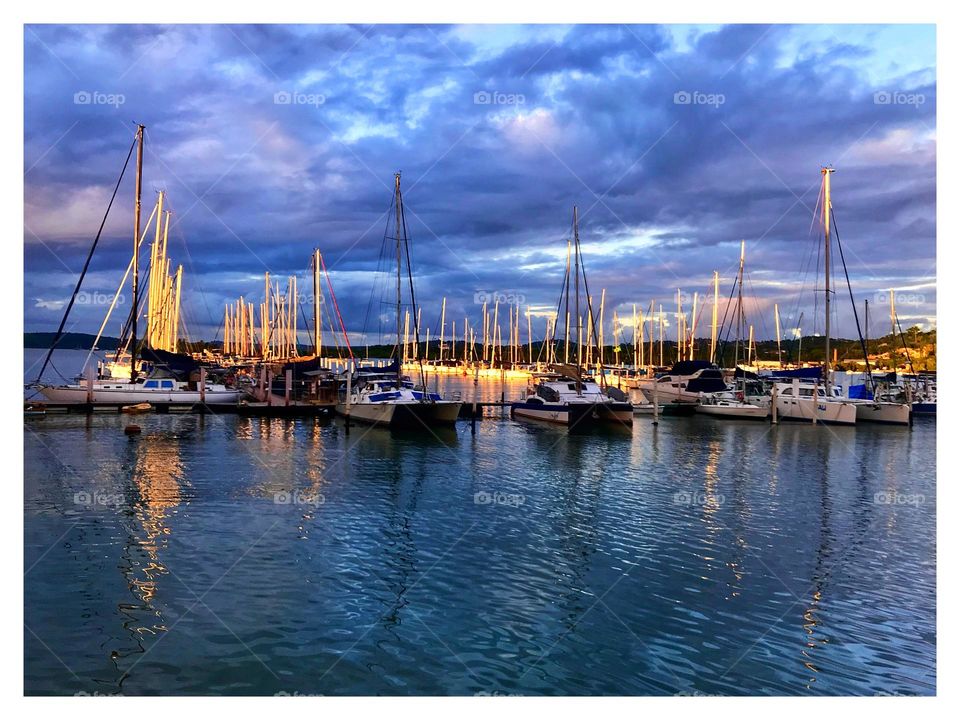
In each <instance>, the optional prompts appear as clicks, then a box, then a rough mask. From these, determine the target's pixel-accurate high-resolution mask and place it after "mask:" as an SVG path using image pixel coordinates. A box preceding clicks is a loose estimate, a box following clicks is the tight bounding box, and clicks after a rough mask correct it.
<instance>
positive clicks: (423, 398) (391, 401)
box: [337, 173, 463, 430]
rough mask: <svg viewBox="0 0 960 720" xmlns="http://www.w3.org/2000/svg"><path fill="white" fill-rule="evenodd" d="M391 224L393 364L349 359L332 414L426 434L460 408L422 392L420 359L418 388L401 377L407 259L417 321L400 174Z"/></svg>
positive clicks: (450, 419) (423, 381) (423, 380)
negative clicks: (393, 256) (394, 319)
mask: <svg viewBox="0 0 960 720" xmlns="http://www.w3.org/2000/svg"><path fill="white" fill-rule="evenodd" d="M393 205H394V210H395V225H394V235H393V239H394V241H395V243H396V254H397V294H396V310H397V342H396V346H395V348H394V356H393V363H392V365H390V366H389V367H386V368H371V367H356V366H355V364H354V361H353V360H352V359H351V362H350V367H349V368H348V370H347V376H346V381H347V387H346V391H345V393H344V394H343V396H342V397H341V398H340V401H339V402H338V403H337V412H338V413H339V414H341V415H344V416H346V417H349V418H350V419H352V420H358V421H360V422H365V423H372V424H375V425H387V426H390V427H395V428H403V429H410V430H420V429H427V428H429V427H430V426H431V425H453V424H454V423H455V422H456V420H457V418H458V417H459V416H460V408H461V406H462V404H463V403H461V402H459V401H454V400H444V399H443V398H442V397H441V396H440V395H439V394H438V393H432V392H428V391H427V390H426V377H425V373H424V369H423V358H422V357H421V358H418V366H419V374H420V383H419V384H415V383H414V382H413V381H412V380H411V379H410V378H409V377H407V376H405V375H404V374H403V357H402V353H403V326H402V318H403V308H402V304H403V291H402V288H403V271H404V259H406V271H407V279H408V283H409V289H410V303H411V306H412V311H411V313H412V314H413V316H414V317H417V314H416V312H417V302H416V296H415V294H414V288H413V271H412V269H411V267H410V247H409V239H408V236H407V224H406V219H405V217H404V213H403V195H402V193H401V192H400V173H396V175H394V198H393ZM414 332H415V333H416V344H417V347H419V345H420V336H419V328H415V330H414Z"/></svg>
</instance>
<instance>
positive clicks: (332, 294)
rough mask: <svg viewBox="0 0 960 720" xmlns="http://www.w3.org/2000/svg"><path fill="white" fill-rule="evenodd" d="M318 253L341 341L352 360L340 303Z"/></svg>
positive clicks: (351, 351) (321, 257)
mask: <svg viewBox="0 0 960 720" xmlns="http://www.w3.org/2000/svg"><path fill="white" fill-rule="evenodd" d="M319 255H320V267H321V268H322V269H323V276H324V277H325V278H326V279H327V287H328V288H329V289H330V299H331V300H333V309H334V310H335V311H336V313H337V320H338V321H339V322H340V330H341V331H342V332H343V341H344V342H345V343H346V345H347V352H348V353H350V359H351V360H353V359H354V358H353V348H351V347H350V337H349V336H348V335H347V328H346V327H344V325H343V315H341V314H340V305H338V304H337V294H336V293H335V292H334V291H333V283H331V282H330V273H328V272H327V265H326V263H324V262H323V253H319Z"/></svg>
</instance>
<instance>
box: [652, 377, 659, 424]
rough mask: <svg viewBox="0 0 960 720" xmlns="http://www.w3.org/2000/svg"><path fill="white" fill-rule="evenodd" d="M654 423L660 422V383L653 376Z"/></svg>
mask: <svg viewBox="0 0 960 720" xmlns="http://www.w3.org/2000/svg"><path fill="white" fill-rule="evenodd" d="M653 424H654V425H659V424H660V383H659V382H658V381H657V377H656V375H654V377H653Z"/></svg>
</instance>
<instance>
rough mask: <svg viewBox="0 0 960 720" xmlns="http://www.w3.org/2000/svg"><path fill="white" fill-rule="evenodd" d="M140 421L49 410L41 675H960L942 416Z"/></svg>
mask: <svg viewBox="0 0 960 720" xmlns="http://www.w3.org/2000/svg"><path fill="white" fill-rule="evenodd" d="M468 387H469V384H468ZM478 387H479V386H478ZM520 389H521V390H522V384H521V388H520ZM480 390H482V391H483V392H484V393H488V394H495V393H499V392H500V388H499V387H497V386H496V385H495V384H492V383H487V384H486V385H483V386H482V387H480ZM126 422H128V419H125V418H123V417H120V416H114V415H99V416H95V417H91V418H86V417H80V416H65V417H48V418H46V419H44V420H43V421H41V422H39V423H34V424H33V425H32V426H31V429H30V430H29V431H28V432H26V436H25V443H24V453H25V462H26V478H25V480H26V483H25V516H24V517H25V543H26V557H25V570H26V576H25V622H26V625H27V629H26V630H25V634H24V637H25V673H26V674H25V683H26V688H27V692H28V693H54V694H69V693H74V692H96V691H101V692H102V691H110V692H116V691H118V690H119V691H122V692H123V693H124V694H153V693H188V694H194V693H200V694H203V693H227V694H275V693H278V692H286V693H290V694H293V693H297V692H299V693H325V694H391V693H392V694H468V695H469V694H474V693H487V694H494V693H503V694H509V693H522V694H598V693H599V694H616V693H621V694H649V693H654V694H673V693H708V694H744V693H755V694H781V693H783V694H804V693H817V694H877V693H889V694H894V693H902V694H917V693H919V694H930V693H932V692H933V691H934V687H935V669H934V657H935V647H936V636H935V594H934V588H935V547H934V538H935V534H934V532H935V485H934V458H935V442H934V430H935V426H933V425H923V424H920V423H918V425H917V426H916V427H915V428H914V429H913V430H912V431H903V430H902V429H895V430H894V431H892V432H890V430H891V429H887V428H869V427H861V428H856V429H854V430H852V431H850V432H844V431H838V432H836V433H831V432H822V431H818V429H816V428H812V427H809V426H806V425H781V426H775V427H770V426H765V425H762V424H752V423H750V424H747V423H722V422H715V421H713V420H709V419H703V418H689V419H683V418H664V419H663V420H662V421H661V423H660V425H659V426H656V427H654V426H653V425H652V424H651V422H650V421H649V419H648V418H639V419H638V422H637V423H636V425H635V426H634V428H633V430H632V432H630V433H628V434H626V435H622V434H611V433H588V434H585V435H582V436H580V435H569V434H568V433H566V432H565V431H563V430H562V429H561V428H555V427H552V426H549V425H541V424H537V423H519V422H518V423H515V422H511V421H509V420H500V419H490V418H488V419H486V420H484V421H482V422H479V423H478V424H477V428H476V435H472V434H471V431H470V426H469V424H468V423H461V424H459V425H458V428H457V429H456V430H453V431H450V432H449V433H446V434H443V433H437V435H426V436H422V435H411V434H404V433H396V432H393V431H390V430H386V429H382V428H373V427H369V426H360V425H355V426H353V427H351V428H350V431H349V433H348V432H347V431H346V428H345V427H344V425H343V424H342V422H340V421H336V420H335V421H321V420H312V419H298V420H284V419H276V418H270V419H260V418H239V417H231V416H225V417H219V416H218V417H202V416H199V417H198V416H173V415H171V416H161V415H149V416H144V417H143V419H142V420H140V419H139V418H138V424H141V425H142V426H143V434H142V435H141V436H139V437H137V438H133V439H131V438H127V437H125V436H124V435H123V433H122V427H123V425H124V424H126ZM78 498H79V499H78ZM91 498H92V499H91ZM885 498H888V499H889V498H892V499H891V500H885ZM198 599H202V602H198ZM51 651H52V652H51ZM54 653H55V655H54ZM61 661H62V663H63V664H62V663H61ZM64 664H66V665H67V666H68V667H69V668H70V672H69V673H67V672H65V670H64Z"/></svg>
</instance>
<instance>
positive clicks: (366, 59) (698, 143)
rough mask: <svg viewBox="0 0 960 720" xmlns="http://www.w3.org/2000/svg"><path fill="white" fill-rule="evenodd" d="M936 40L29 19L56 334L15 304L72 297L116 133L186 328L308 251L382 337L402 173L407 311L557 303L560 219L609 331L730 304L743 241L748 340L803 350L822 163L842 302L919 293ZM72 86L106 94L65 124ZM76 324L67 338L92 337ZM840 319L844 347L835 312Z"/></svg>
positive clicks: (295, 264) (38, 284)
mask: <svg viewBox="0 0 960 720" xmlns="http://www.w3.org/2000/svg"><path fill="white" fill-rule="evenodd" d="M934 38H935V31H934V28H933V27H932V26H910V27H896V26H889V27H880V26H869V27H868V26H864V27H859V26H844V27H843V28H840V27H832V26H802V27H793V26H684V27H658V26H629V27H626V26H594V25H590V26H535V27H524V26H430V27H427V26H275V25H271V26H189V25H178V26H135V27H132V28H129V27H123V28H120V27H117V26H56V25H45V26H28V27H27V28H26V29H25V33H24V42H25V60H26V63H25V77H24V80H25V87H24V102H25V114H24V120H25V137H24V153H25V158H24V170H25V171H28V172H27V174H26V176H25V190H24V203H25V210H24V222H25V233H24V242H25V261H24V262H25V287H24V298H25V303H24V305H25V309H24V320H25V324H26V327H27V328H28V329H38V330H39V329H51V325H52V324H54V323H55V322H56V316H55V313H53V312H52V308H49V307H41V306H37V305H36V304H35V303H32V302H30V301H29V300H27V299H28V298H36V297H50V296H56V295H57V293H60V294H61V295H66V294H68V293H69V292H70V289H71V288H72V283H73V282H75V280H76V276H75V275H73V274H72V273H75V272H76V271H77V270H78V269H79V267H80V266H81V264H82V262H83V258H84V256H85V253H86V251H87V249H88V247H89V243H90V241H91V239H92V237H93V235H94V233H95V232H96V228H97V227H98V225H99V221H100V218H101V217H102V214H103V211H104V209H105V207H106V202H107V200H108V199H109V196H110V193H111V192H112V190H113V184H114V183H115V182H116V178H117V175H118V174H119V171H120V167H121V165H122V163H123V159H124V157H125V155H126V152H127V150H128V148H129V145H130V142H131V140H132V133H133V131H134V126H133V124H132V123H131V120H135V121H138V122H143V123H145V124H146V125H147V126H148V130H147V152H146V157H145V160H144V177H145V184H144V205H145V207H147V208H149V207H151V206H152V203H153V194H154V192H155V191H156V190H158V189H165V190H166V191H167V193H168V199H169V203H170V207H171V208H172V209H173V210H174V220H173V223H172V226H173V230H172V232H171V242H172V252H173V253H174V255H175V258H176V260H177V261H182V262H183V263H184V266H185V277H184V283H185V285H184V292H185V298H186V299H188V302H189V310H188V320H189V322H190V323H191V333H192V334H193V335H195V336H205V337H212V336H213V335H214V334H215V333H217V332H218V328H219V324H220V321H221V317H222V305H223V303H224V302H227V301H229V300H232V299H234V298H236V297H238V296H239V295H241V294H243V295H245V296H246V297H247V298H248V299H249V298H251V297H253V298H256V297H257V295H258V293H259V294H262V292H263V290H262V281H259V280H258V277H260V276H261V274H262V272H263V271H264V270H267V269H269V270H270V271H271V273H272V274H273V275H274V277H284V276H286V275H288V274H300V275H301V276H302V275H303V274H304V273H305V272H306V269H307V267H308V263H309V257H310V253H311V251H312V249H313V248H314V247H319V248H320V249H321V250H322V251H323V253H324V257H325V258H326V259H327V263H328V266H330V267H331V268H332V270H331V273H332V277H333V281H334V282H335V283H336V289H337V293H338V296H340V295H342V298H341V309H342V310H343V311H344V315H345V320H346V322H347V324H348V326H349V327H350V329H351V331H352V332H358V333H362V332H364V330H366V331H369V332H373V333H377V332H379V329H378V326H379V321H378V320H377V317H378V314H379V310H378V309H376V308H374V310H370V306H371V288H374V289H375V288H376V287H379V285H382V284H383V283H382V282H379V283H378V281H377V277H378V275H377V270H378V268H382V267H386V265H385V264H384V263H385V258H387V256H388V255H389V248H388V247H385V246H384V243H383V239H384V235H385V233H389V232H391V231H390V229H389V228H388V226H387V215H386V211H387V209H388V207H389V204H390V199H391V193H392V183H393V173H394V172H396V171H398V170H402V171H403V175H402V177H403V186H404V191H405V195H404V197H405V201H406V204H407V209H408V214H407V222H408V227H409V230H410V233H411V238H412V247H413V255H414V259H415V271H416V274H417V282H418V294H419V299H420V300H421V302H422V304H423V306H424V315H425V316H426V315H428V314H430V315H433V314H437V315H439V306H440V301H441V298H442V297H444V296H446V297H447V299H448V300H447V304H448V311H449V312H451V313H455V314H456V315H457V317H458V318H462V317H463V315H464V314H467V315H469V316H470V317H472V318H476V317H477V316H478V313H479V306H477V305H476V304H475V302H474V295H475V294H476V293H477V292H479V291H484V292H490V291H515V292H522V294H523V295H524V297H525V299H526V300H527V302H528V303H529V304H531V305H537V306H543V307H550V306H553V305H555V302H556V297H557V294H558V293H559V289H560V283H561V279H562V274H563V262H564V258H565V252H566V240H567V238H568V237H569V234H570V229H571V215H572V209H573V206H574V205H575V204H576V205H578V206H579V208H580V213H581V228H580V234H581V239H582V241H583V243H584V253H585V260H586V262H587V267H588V270H589V272H590V279H591V288H592V289H596V290H597V291H598V292H599V289H600V288H606V290H607V307H608V308H610V309H611V310H610V315H611V317H612V310H613V309H614V308H615V309H616V310H617V312H618V314H619V315H620V316H621V317H623V316H624V315H625V314H627V313H629V312H630V310H631V308H632V304H633V303H636V304H637V305H638V306H642V307H647V306H648V305H649V302H650V301H651V300H655V301H657V302H666V301H668V300H669V298H671V297H672V296H673V295H674V294H675V292H676V288H677V287H682V288H683V289H684V291H685V292H688V293H689V295H690V296H691V297H692V295H693V293H694V292H700V293H704V292H706V291H708V290H709V288H708V286H709V283H710V281H711V278H712V274H713V271H714V270H718V271H719V272H720V274H721V280H722V283H723V288H722V289H721V293H722V294H723V293H725V292H726V291H727V290H728V289H729V287H730V283H731V282H732V280H733V277H734V274H735V269H736V263H737V259H738V256H739V242H740V240H741V239H743V240H746V241H747V248H748V272H749V274H750V278H751V281H752V288H751V292H754V293H756V302H755V303H754V305H752V306H751V307H753V310H752V311H751V312H753V313H754V314H755V315H757V317H755V318H753V319H752V320H751V322H753V323H754V324H756V325H757V326H758V328H759V327H761V326H762V325H763V324H765V325H766V326H768V327H772V325H773V322H772V305H773V303H774V302H777V303H778V304H779V306H780V309H781V313H782V314H784V316H786V315H787V314H788V313H789V314H791V315H792V316H793V317H794V318H796V317H799V315H800V313H805V315H804V318H805V319H804V325H807V324H808V323H809V324H810V325H811V330H813V329H815V326H816V324H817V322H816V321H815V320H814V318H815V317H816V313H815V312H814V309H815V308H814V306H815V298H814V294H813V289H814V287H815V282H814V278H815V276H816V274H817V273H816V258H817V255H816V248H817V247H818V243H820V242H821V241H820V240H819V239H818V237H817V232H816V228H814V230H813V231H811V224H812V219H813V217H814V208H815V204H816V195H817V188H818V186H819V177H820V176H819V167H820V165H821V164H828V163H832V164H834V165H835V166H836V167H837V168H838V172H837V173H836V175H835V178H834V205H835V210H836V214H837V221H838V225H839V228H840V232H841V238H842V240H843V243H844V252H845V254H846V258H847V261H848V264H849V270H850V273H851V278H852V279H853V280H854V282H855V286H854V288H855V293H856V294H857V300H858V302H862V299H863V298H864V297H872V296H873V294H875V293H877V292H879V291H881V290H885V289H888V288H890V287H911V286H917V285H923V284H927V285H929V284H930V283H931V282H932V281H933V279H934V278H935V274H936V270H935V255H936V253H935V238H936V222H935V208H936V205H935V203H936V85H935V44H934ZM78 92H90V93H93V92H100V93H105V94H112V95H114V96H120V95H122V96H123V98H124V101H123V103H122V104H119V105H117V104H114V105H110V104H97V103H93V102H91V103H87V104H77V103H75V101H74V97H75V94H76V93H78ZM920 97H922V102H921V101H920V100H919V98H920ZM131 181H132V173H131V172H129V171H128V175H127V177H126V178H125V180H124V183H123V185H122V187H121V190H120V194H119V196H118V201H117V204H116V206H115V208H114V210H113V212H112V213H111V217H110V221H109V223H108V225H107V228H106V229H105V233H104V237H103V240H102V246H101V248H100V249H99V250H98V252H97V256H96V257H95V259H94V263H93V267H92V270H93V274H92V275H91V277H90V279H89V280H88V283H90V285H91V286H90V287H89V288H87V287H86V284H85V289H88V290H90V291H92V292H93V291H102V292H111V293H112V292H115V291H116V283H117V282H118V281H119V277H120V276H121V275H122V273H123V270H124V269H125V268H126V265H127V263H128V262H129V249H128V248H129V245H130V238H129V236H130V234H131V229H132V217H131V210H132V195H133V190H132V186H131ZM61 263H62V264H61ZM67 268H69V269H70V271H69V272H68V271H67ZM94 285H96V287H94ZM374 292H376V290H374ZM710 292H712V291H710ZM922 295H923V300H922V302H918V303H917V304H916V306H914V307H912V308H906V307H905V308H904V315H906V313H907V311H908V310H909V311H910V312H911V314H912V315H914V316H916V317H917V318H932V317H935V315H936V298H935V288H934V289H932V290H930V291H927V292H924V293H922ZM374 304H375V303H374ZM847 304H849V303H847ZM185 305H186V303H185ZM821 305H822V303H821ZM837 305H839V304H837ZM688 309H689V308H688ZM77 313H78V316H77V319H78V320H79V321H80V322H79V325H81V326H82V327H83V328H84V329H86V330H89V329H90V328H91V327H93V328H94V329H95V327H96V326H98V325H99V322H100V321H101V319H102V318H101V317H100V315H99V314H98V308H92V307H84V308H80V309H78V310H77ZM764 314H766V315H769V316H770V317H761V315H764ZM837 323H838V325H839V327H840V332H841V333H844V334H847V335H849V334H851V333H853V332H854V323H853V317H852V313H851V311H850V309H849V308H847V307H843V308H842V309H840V310H839V315H838V318H837ZM431 324H435V323H433V321H431ZM819 324H820V326H822V321H820V323H819ZM877 329H881V328H879V326H878V328H877ZM805 331H806V328H805ZM875 333H876V329H872V330H871V334H875Z"/></svg>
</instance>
